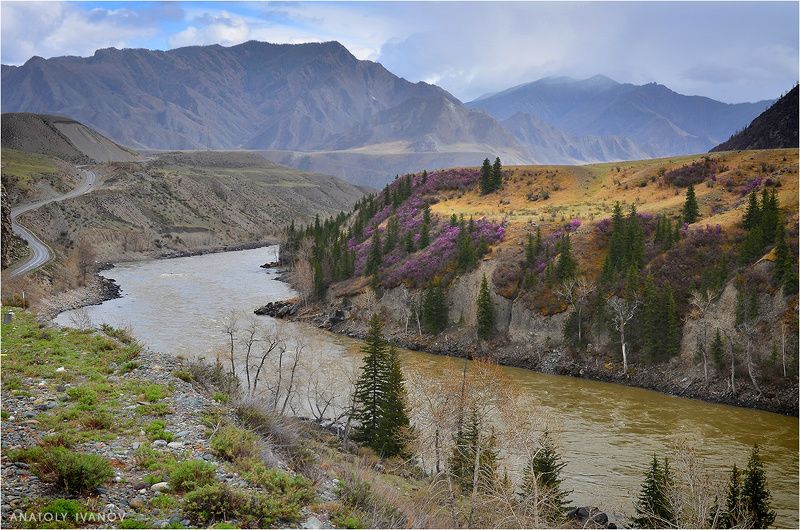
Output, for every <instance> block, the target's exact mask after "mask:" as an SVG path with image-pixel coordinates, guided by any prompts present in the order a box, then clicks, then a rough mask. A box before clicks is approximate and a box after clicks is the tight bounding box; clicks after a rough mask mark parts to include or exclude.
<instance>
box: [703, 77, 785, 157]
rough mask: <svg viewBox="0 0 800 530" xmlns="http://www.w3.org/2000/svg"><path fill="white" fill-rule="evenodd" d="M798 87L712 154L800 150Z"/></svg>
mask: <svg viewBox="0 0 800 530" xmlns="http://www.w3.org/2000/svg"><path fill="white" fill-rule="evenodd" d="M798 99H799V98H798V86H797V85H795V86H794V88H792V89H791V90H790V91H789V92H787V93H786V94H784V95H783V96H782V97H781V98H780V99H779V100H778V101H776V102H775V103H774V104H773V105H772V106H771V107H770V108H768V109H767V110H765V111H764V112H763V113H761V114H760V115H759V116H758V117H757V118H756V119H754V120H753V122H752V123H751V124H750V125H748V126H747V127H745V128H744V129H742V130H741V131H739V132H737V133H736V134H734V135H733V136H731V137H730V138H729V139H728V141H726V142H723V143H721V144H720V145H718V146H716V147H715V148H714V149H712V150H711V151H739V150H745V149H781V148H784V147H794V148H795V149H797V148H798V147H800V139H798V135H797V130H798V112H800V105H798V103H799V101H798Z"/></svg>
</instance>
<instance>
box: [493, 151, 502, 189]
mask: <svg viewBox="0 0 800 530" xmlns="http://www.w3.org/2000/svg"><path fill="white" fill-rule="evenodd" d="M502 187H503V164H501V163H500V157H499V156H498V157H497V158H495V159H494V165H492V191H497V190H499V189H500V188H502Z"/></svg>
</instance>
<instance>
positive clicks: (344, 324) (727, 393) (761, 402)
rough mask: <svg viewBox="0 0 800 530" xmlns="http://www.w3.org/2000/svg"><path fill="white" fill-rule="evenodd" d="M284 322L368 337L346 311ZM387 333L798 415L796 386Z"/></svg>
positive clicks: (316, 311)
mask: <svg viewBox="0 0 800 530" xmlns="http://www.w3.org/2000/svg"><path fill="white" fill-rule="evenodd" d="M280 316H281V317H287V316H288V317H290V318H293V319H297V320H301V321H306V322H310V323H312V324H314V325H315V326H317V327H319V328H322V329H326V330H329V331H331V332H334V333H339V334H343V335H347V336H349V337H352V338H358V339H363V338H364V337H365V336H366V329H367V327H366V322H361V321H359V320H358V319H355V318H354V317H353V316H352V315H351V314H350V312H349V311H347V309H346V307H339V306H336V307H325V308H320V307H318V306H313V305H310V306H307V307H305V308H301V307H300V304H299V303H297V302H294V303H293V305H292V306H291V309H289V310H286V311H285V314H284V315H280ZM385 332H386V333H387V334H388V336H389V337H390V339H391V341H392V342H393V343H395V344H396V345H397V346H400V347H402V348H406V349H409V350H413V351H424V352H427V353H433V354H436V355H448V356H452V357H465V356H466V357H468V358H476V357H484V356H491V357H492V358H494V359H495V360H496V361H497V362H499V363H500V364H503V365H507V366H513V367H516V368H526V369H529V370H534V371H537V372H541V373H546V374H554V375H565V376H571V377H580V378H586V379H592V380H596V381H603V382H608V383H617V384H621V385H627V386H635V387H639V388H645V389H648V390H654V391H657V392H661V393H664V394H669V395H673V396H680V397H687V398H692V399H699V400H703V401H708V402H711V403H722V404H727V405H734V406H738V407H746V408H753V409H758V410H765V411H769V412H775V413H778V414H784V415H788V416H797V415H798V398H799V396H798V386H797V384H796V383H795V384H794V385H793V386H792V388H791V390H787V389H786V388H785V387H780V388H777V387H773V386H771V385H768V384H763V385H762V386H761V391H760V392H758V391H756V390H755V389H754V388H753V387H752V386H751V385H750V384H749V382H748V381H747V380H746V379H745V378H740V379H739V380H737V389H736V392H735V393H734V392H731V390H730V386H729V384H728V380H727V379H723V380H720V379H712V380H711V381H709V382H708V383H706V382H705V379H704V377H703V373H702V370H701V369H698V370H694V371H693V372H692V373H691V375H686V370H685V368H681V369H679V368H678V367H677V366H675V365H673V364H672V363H664V364H660V365H649V366H647V367H644V368H643V369H633V370H629V373H628V374H624V373H623V370H622V363H621V362H618V361H616V360H611V359H604V358H601V357H600V356H599V355H592V354H584V356H583V357H579V356H575V355H573V354H570V353H568V352H567V351H565V350H564V349H563V348H559V347H553V348H549V349H545V350H536V351H533V350H531V348H530V346H528V345H525V344H518V343H513V342H510V341H507V340H503V339H496V340H492V341H490V342H485V341H477V340H475V339H474V337H471V336H465V335H464V334H463V333H460V332H459V330H455V331H453V332H444V333H442V334H440V335H436V336H433V335H429V334H426V333H419V330H418V329H417V327H416V322H414V321H413V320H412V321H411V322H409V328H408V330H406V329H404V327H400V326H399V325H397V324H394V325H392V323H388V324H387V325H386V328H385ZM595 353H597V352H595Z"/></svg>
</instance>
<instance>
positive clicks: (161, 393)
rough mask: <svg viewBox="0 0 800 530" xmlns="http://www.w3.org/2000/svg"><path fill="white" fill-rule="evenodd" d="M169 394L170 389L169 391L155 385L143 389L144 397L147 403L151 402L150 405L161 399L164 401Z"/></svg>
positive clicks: (162, 386)
mask: <svg viewBox="0 0 800 530" xmlns="http://www.w3.org/2000/svg"><path fill="white" fill-rule="evenodd" d="M169 394H170V392H169V389H167V387H165V386H164V385H158V384H155V383H151V384H148V385H145V386H144V388H142V396H143V397H144V399H145V400H146V401H149V402H150V403H155V402H156V401H158V400H160V399H164V398H165V397H167V396H168V395H169Z"/></svg>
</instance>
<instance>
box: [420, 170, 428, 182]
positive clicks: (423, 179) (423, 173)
mask: <svg viewBox="0 0 800 530" xmlns="http://www.w3.org/2000/svg"><path fill="white" fill-rule="evenodd" d="M421 182H422V184H423V185H425V183H426V182H428V170H427V169H426V170H423V171H422V179H421Z"/></svg>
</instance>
